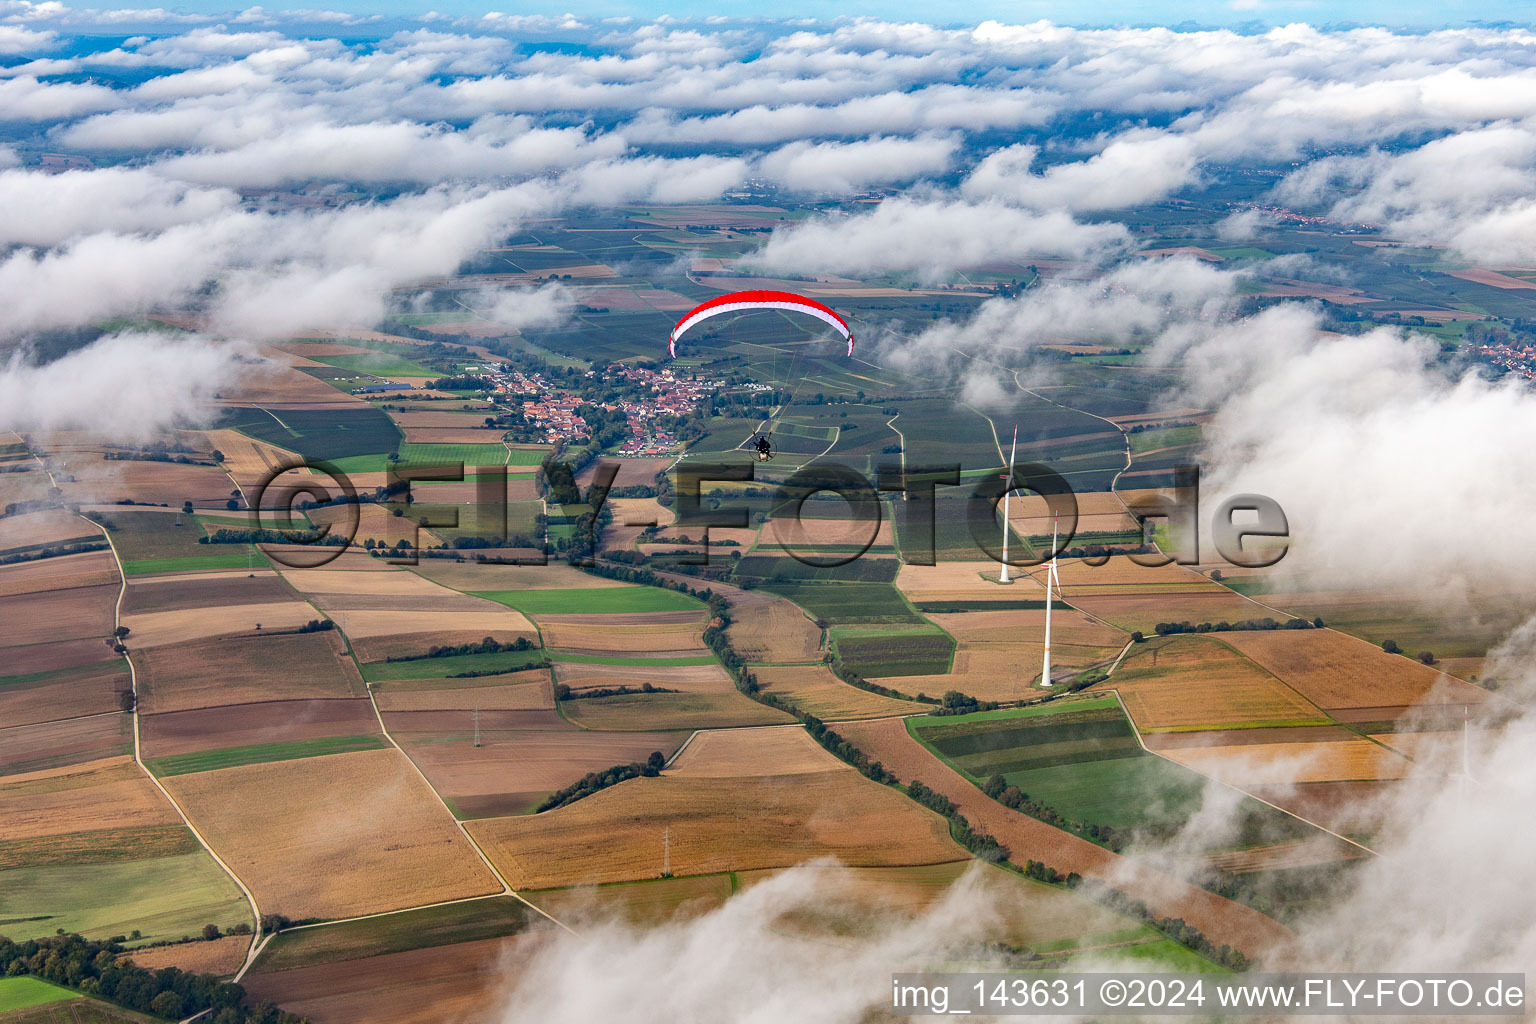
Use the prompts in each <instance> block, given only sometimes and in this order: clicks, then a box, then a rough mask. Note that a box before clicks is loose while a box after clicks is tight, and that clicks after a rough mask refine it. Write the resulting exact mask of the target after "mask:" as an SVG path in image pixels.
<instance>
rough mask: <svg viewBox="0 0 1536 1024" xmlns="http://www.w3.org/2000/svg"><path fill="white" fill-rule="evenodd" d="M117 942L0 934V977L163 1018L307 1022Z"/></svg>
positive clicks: (231, 1023)
mask: <svg viewBox="0 0 1536 1024" xmlns="http://www.w3.org/2000/svg"><path fill="white" fill-rule="evenodd" d="M132 956H133V952H132V951H131V950H128V949H125V948H123V947H122V946H121V945H119V944H118V943H116V942H112V941H106V942H103V941H100V940H96V939H87V938H85V937H84V936H82V935H76V934H65V935H54V936H48V937H45V938H40V939H28V940H27V941H25V942H13V941H11V940H10V939H8V938H6V937H5V936H3V935H0V977H7V978H15V977H21V976H30V977H35V978H40V979H42V980H43V981H48V982H52V983H53V984H55V985H62V986H64V987H66V988H71V989H74V990H75V991H77V992H79V993H81V994H82V995H87V996H92V997H94V998H97V999H103V1000H106V1001H107V1002H111V1003H116V1004H117V1005H118V1006H123V1007H126V1008H128V1009H130V1010H136V1011H138V1012H139V1013H148V1014H152V1015H154V1016H156V1017H163V1018H165V1019H166V1020H181V1019H182V1018H183V1017H187V1016H191V1015H192V1014H196V1013H201V1012H203V1011H205V1010H209V1011H212V1012H211V1014H210V1016H209V1018H208V1020H209V1021H210V1022H211V1024H308V1020H307V1018H304V1017H300V1016H298V1015H297V1014H293V1013H288V1012H286V1011H283V1010H280V1009H278V1008H277V1007H276V1006H274V1005H272V1004H271V1003H263V1004H261V1005H259V1006H254V1007H248V1006H242V1005H241V1004H242V1003H243V1002H244V1000H245V989H244V988H243V987H241V986H240V985H237V984H235V983H233V982H228V981H220V980H219V979H218V978H217V977H215V976H214V975H212V974H193V973H191V972H188V971H183V970H181V969H180V968H176V967H163V968H161V969H159V970H156V971H151V970H147V969H146V968H143V967H140V966H139V965H138V964H135V963H134V962H133V960H132V959H130V958H131V957H132Z"/></svg>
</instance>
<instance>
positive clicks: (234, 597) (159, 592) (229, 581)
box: [123, 569, 294, 616]
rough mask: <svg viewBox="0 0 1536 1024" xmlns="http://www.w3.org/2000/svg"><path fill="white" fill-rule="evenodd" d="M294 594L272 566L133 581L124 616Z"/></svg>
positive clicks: (286, 599)
mask: <svg viewBox="0 0 1536 1024" xmlns="http://www.w3.org/2000/svg"><path fill="white" fill-rule="evenodd" d="M293 600H294V593H293V591H292V590H291V589H289V587H288V586H287V585H286V584H284V583H283V581H282V579H281V578H279V576H278V575H277V573H275V572H273V571H272V570H270V569H257V570H254V571H253V572H250V573H246V572H239V573H223V572H221V573H198V574H197V575H192V576H165V577H161V578H159V579H150V580H140V581H132V580H131V581H129V583H128V592H127V593H126V594H124V595H123V615H124V616H128V615H135V614H141V613H144V612H180V611H186V610H188V609H197V610H199V611H206V610H207V609H209V608H217V607H219V606H221V605H259V604H273V603H282V602H290V601H293Z"/></svg>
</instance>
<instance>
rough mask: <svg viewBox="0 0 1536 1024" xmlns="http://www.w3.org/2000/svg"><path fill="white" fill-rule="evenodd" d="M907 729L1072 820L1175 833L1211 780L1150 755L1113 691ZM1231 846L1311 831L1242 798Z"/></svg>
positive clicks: (972, 774) (921, 722)
mask: <svg viewBox="0 0 1536 1024" xmlns="http://www.w3.org/2000/svg"><path fill="white" fill-rule="evenodd" d="M907 731H908V732H909V733H911V735H912V736H913V737H914V738H915V739H917V740H918V742H920V743H922V744H923V745H924V746H926V747H927V748H928V749H929V750H931V751H933V753H934V754H935V755H936V756H938V757H939V758H941V759H942V760H944V761H945V762H946V763H948V764H949V765H951V766H952V767H954V768H955V769H956V770H958V771H960V772H961V773H963V774H964V775H965V776H966V777H967V778H969V779H971V780H972V781H973V782H975V783H977V784H980V783H982V782H984V781H985V780H986V779H988V778H989V777H991V776H993V775H1001V776H1002V777H1003V779H1004V780H1005V781H1006V782H1007V783H1008V784H1009V785H1013V786H1017V787H1018V788H1019V790H1020V791H1021V792H1022V793H1024V795H1025V798H1026V799H1029V800H1033V801H1035V802H1037V803H1041V804H1044V805H1046V806H1048V807H1050V808H1053V809H1054V810H1055V811H1056V812H1057V813H1059V814H1061V815H1062V816H1064V817H1065V818H1067V819H1068V820H1070V821H1074V822H1080V823H1082V824H1085V825H1100V826H1109V827H1110V828H1113V829H1115V830H1116V831H1140V830H1145V831H1147V832H1149V833H1152V834H1156V835H1172V834H1173V833H1175V832H1176V831H1177V830H1178V829H1179V828H1181V827H1182V826H1183V825H1184V824H1185V823H1187V822H1188V821H1189V820H1190V819H1191V818H1192V817H1193V816H1194V815H1195V814H1196V813H1197V812H1198V811H1199V810H1200V807H1201V805H1202V804H1203V802H1204V799H1205V793H1206V787H1207V786H1208V785H1210V783H1208V782H1207V780H1206V779H1205V778H1204V777H1203V776H1201V775H1198V774H1196V773H1195V772H1193V771H1190V770H1189V769H1187V768H1185V767H1184V766H1183V765H1180V764H1177V763H1175V762H1173V761H1169V760H1167V759H1165V758H1162V757H1158V756H1157V755H1155V754H1151V753H1148V752H1147V751H1145V750H1143V749H1142V748H1141V745H1140V744H1139V743H1138V742H1137V740H1136V737H1135V733H1134V732H1133V731H1132V729H1131V724H1130V720H1129V719H1128V718H1126V716H1125V712H1124V711H1123V710H1122V709H1121V708H1120V705H1119V702H1118V701H1117V700H1115V699H1114V698H1113V697H1100V698H1094V699H1090V700H1072V701H1064V702H1060V703H1051V704H1042V705H1036V706H1034V707H1029V708H1017V709H1006V710H1001V711H992V712H983V713H981V714H976V715H957V716H953V717H946V716H936V715H929V716H926V717H923V718H912V719H908V720H907ZM1238 812H1239V819H1240V820H1239V822H1238V825H1237V828H1236V829H1235V833H1234V834H1235V840H1234V843H1233V847H1234V848H1243V847H1249V846H1256V845H1261V844H1265V843H1272V842H1276V841H1281V840H1286V839H1298V838H1306V837H1313V836H1316V835H1318V834H1319V833H1318V832H1317V831H1316V830H1314V829H1312V828H1311V827H1310V826H1308V825H1306V824H1305V823H1303V822H1301V821H1299V820H1298V819H1296V818H1293V817H1291V816H1290V815H1288V814H1285V813H1283V812H1281V811H1277V810H1275V809H1274V808H1271V807H1269V806H1267V805H1265V804H1262V803H1260V802H1259V801H1257V800H1254V799H1252V798H1250V797H1242V798H1240V800H1239V807H1238Z"/></svg>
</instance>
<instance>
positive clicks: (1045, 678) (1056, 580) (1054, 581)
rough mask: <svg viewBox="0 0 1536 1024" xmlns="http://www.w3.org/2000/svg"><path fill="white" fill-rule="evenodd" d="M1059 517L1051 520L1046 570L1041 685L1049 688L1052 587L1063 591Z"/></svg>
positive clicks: (1057, 591)
mask: <svg viewBox="0 0 1536 1024" xmlns="http://www.w3.org/2000/svg"><path fill="white" fill-rule="evenodd" d="M1057 518H1059V517H1056V518H1053V519H1052V521H1051V562H1050V565H1049V566H1047V567H1046V570H1045V658H1044V663H1043V664H1042V665H1041V667H1040V685H1041V686H1044V687H1047V688H1049V687H1050V685H1051V588H1052V587H1055V588H1056V593H1057V594H1060V593H1061V577H1060V576H1058V575H1057V574H1056V531H1057V527H1058V526H1059V525H1060V524H1059V523H1058V522H1057Z"/></svg>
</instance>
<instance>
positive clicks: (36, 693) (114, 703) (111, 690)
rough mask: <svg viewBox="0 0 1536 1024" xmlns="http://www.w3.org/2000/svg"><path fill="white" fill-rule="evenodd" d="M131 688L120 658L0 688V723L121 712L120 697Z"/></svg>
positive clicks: (11, 723)
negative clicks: (45, 679) (35, 680)
mask: <svg viewBox="0 0 1536 1024" xmlns="http://www.w3.org/2000/svg"><path fill="white" fill-rule="evenodd" d="M130 689H132V684H131V682H130V679H129V676H128V665H127V663H126V662H124V661H122V660H121V659H119V658H114V659H113V660H112V661H108V662H103V663H102V664H101V665H100V666H98V667H95V668H91V669H88V670H86V671H83V672H73V673H70V674H69V675H67V676H64V677H63V678H60V679H53V680H49V681H46V682H35V683H11V684H9V685H6V686H0V722H4V723H5V724H6V725H32V724H33V723H36V722H54V721H58V720H59V719H63V718H79V717H81V716H82V715H98V714H102V713H103V712H107V711H120V710H122V704H121V703H119V694H121V693H123V692H125V691H127V690H130Z"/></svg>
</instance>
